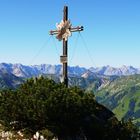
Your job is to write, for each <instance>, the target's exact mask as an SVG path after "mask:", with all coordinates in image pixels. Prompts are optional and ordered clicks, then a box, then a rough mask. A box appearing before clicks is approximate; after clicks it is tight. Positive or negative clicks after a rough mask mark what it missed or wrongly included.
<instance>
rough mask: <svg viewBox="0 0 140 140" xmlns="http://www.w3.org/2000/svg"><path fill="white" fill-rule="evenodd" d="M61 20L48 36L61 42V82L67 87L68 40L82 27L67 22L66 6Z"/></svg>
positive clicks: (81, 29)
mask: <svg viewBox="0 0 140 140" xmlns="http://www.w3.org/2000/svg"><path fill="white" fill-rule="evenodd" d="M63 12H64V15H63V20H62V21H61V22H60V23H59V24H58V23H57V24H56V28H57V29H56V30H51V31H50V35H56V38H57V39H58V40H59V41H63V55H62V56H60V61H61V63H62V64H63V74H62V82H63V83H64V84H65V85H66V87H68V67H67V66H68V38H69V37H70V36H71V35H72V32H80V31H83V29H84V27H83V26H77V27H72V24H71V22H70V20H68V6H64V11H63Z"/></svg>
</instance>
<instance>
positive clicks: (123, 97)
mask: <svg viewBox="0 0 140 140" xmlns="http://www.w3.org/2000/svg"><path fill="white" fill-rule="evenodd" d="M96 98H97V100H98V101H99V102H100V103H102V104H104V105H105V106H106V107H108V108H110V109H111V110H112V111H113V112H114V113H115V114H116V116H117V117H118V118H119V119H122V118H125V119H128V118H132V119H134V121H135V122H137V121H138V122H140V75H132V76H125V77H121V78H118V79H116V80H114V81H112V82H111V83H109V84H108V85H106V86H105V87H104V88H102V89H101V90H99V91H98V92H97V93H96Z"/></svg>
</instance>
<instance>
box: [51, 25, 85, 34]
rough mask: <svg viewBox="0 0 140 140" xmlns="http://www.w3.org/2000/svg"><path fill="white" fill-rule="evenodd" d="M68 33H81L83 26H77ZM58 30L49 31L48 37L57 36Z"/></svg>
mask: <svg viewBox="0 0 140 140" xmlns="http://www.w3.org/2000/svg"><path fill="white" fill-rule="evenodd" d="M69 30H70V32H80V31H83V30H84V27H83V26H77V27H72V28H70V29H69ZM59 32H60V31H59V30H51V31H50V35H57V34H59Z"/></svg>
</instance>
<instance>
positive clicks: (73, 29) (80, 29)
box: [70, 26, 84, 32]
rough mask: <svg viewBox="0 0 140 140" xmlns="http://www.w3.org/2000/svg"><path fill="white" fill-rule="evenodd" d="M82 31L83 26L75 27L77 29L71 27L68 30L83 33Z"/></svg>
mask: <svg viewBox="0 0 140 140" xmlns="http://www.w3.org/2000/svg"><path fill="white" fill-rule="evenodd" d="M83 30H84V27H83V26H77V27H72V28H70V31H71V32H78V31H79V32H80V31H83Z"/></svg>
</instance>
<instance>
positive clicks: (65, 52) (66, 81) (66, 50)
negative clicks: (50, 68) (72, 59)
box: [62, 6, 68, 87]
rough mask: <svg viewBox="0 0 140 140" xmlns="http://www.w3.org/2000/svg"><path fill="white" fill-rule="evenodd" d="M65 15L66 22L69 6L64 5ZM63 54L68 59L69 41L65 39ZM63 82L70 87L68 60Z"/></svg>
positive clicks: (65, 63)
mask: <svg viewBox="0 0 140 140" xmlns="http://www.w3.org/2000/svg"><path fill="white" fill-rule="evenodd" d="M63 12H64V15H63V21H64V22H66V21H67V20H68V7H67V6H64V11H63ZM63 56H65V57H67V59H68V41H67V40H65V39H63ZM62 77H63V83H64V84H65V85H66V87H68V61H66V62H63V75H62Z"/></svg>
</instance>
